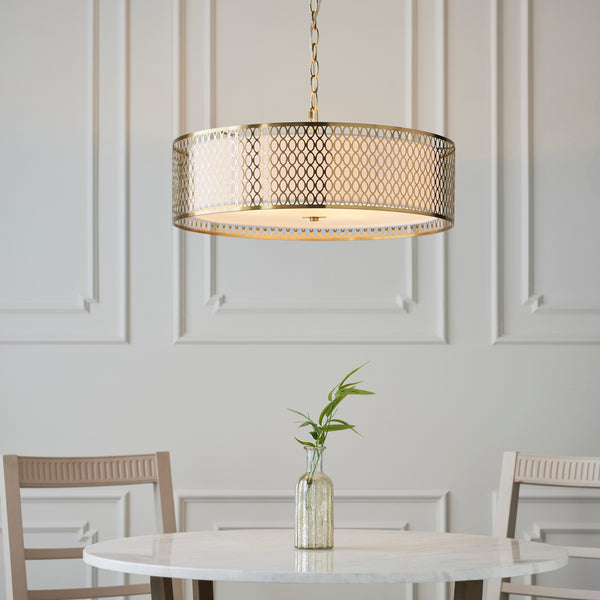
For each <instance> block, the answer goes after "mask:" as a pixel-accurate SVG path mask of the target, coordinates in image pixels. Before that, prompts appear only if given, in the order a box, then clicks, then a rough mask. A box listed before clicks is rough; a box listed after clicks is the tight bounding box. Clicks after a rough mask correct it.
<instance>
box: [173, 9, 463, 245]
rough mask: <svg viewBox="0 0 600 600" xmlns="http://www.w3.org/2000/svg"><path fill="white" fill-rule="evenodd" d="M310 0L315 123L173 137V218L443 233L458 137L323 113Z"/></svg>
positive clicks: (231, 224)
mask: <svg viewBox="0 0 600 600" xmlns="http://www.w3.org/2000/svg"><path fill="white" fill-rule="evenodd" d="M319 7H320V0H309V8H310V13H311V34H310V35H311V64H310V75H311V77H310V90H311V99H310V110H309V121H302V122H290V123H268V124H256V125H240V126H234V127H219V128H216V129H208V130H204V131H197V132H194V133H189V134H187V135H182V136H181V137H178V138H177V139H176V140H175V141H174V142H173V224H174V225H175V226H177V227H180V228H181V229H187V230H189V231H198V232H201V233H209V234H216V235H227V236H234V237H253V238H266V239H278V240H359V239H381V238H395V237H408V236H417V235H425V234H430V233H436V232H439V231H445V230H446V229H450V228H451V227H452V226H453V224H454V156H455V153H454V143H453V142H452V140H449V139H448V138H446V137H443V136H440V135H436V134H433V133H428V132H426V131H419V130H416V129H405V128H402V127H388V126H384V125H365V124H360V123H335V122H319V121H318V96H317V92H318V79H317V77H318V74H319V63H318V61H317V44H318V41H319V31H318V29H317V15H318V12H319Z"/></svg>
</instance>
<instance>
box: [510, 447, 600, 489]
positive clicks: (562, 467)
mask: <svg viewBox="0 0 600 600" xmlns="http://www.w3.org/2000/svg"><path fill="white" fill-rule="evenodd" d="M515 481H517V482H519V483H529V484H545V485H557V486H560V485H568V486H577V487H595V488H598V487H600V458H591V457H576V456H569V457H559V456H539V455H535V454H521V453H519V454H517V464H516V468H515Z"/></svg>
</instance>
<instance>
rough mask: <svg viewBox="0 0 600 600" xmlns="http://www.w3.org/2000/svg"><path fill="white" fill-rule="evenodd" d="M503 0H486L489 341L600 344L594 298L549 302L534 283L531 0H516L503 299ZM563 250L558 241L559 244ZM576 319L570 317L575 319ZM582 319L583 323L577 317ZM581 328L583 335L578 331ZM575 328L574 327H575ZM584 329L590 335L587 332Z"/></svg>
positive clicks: (599, 308)
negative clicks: (515, 173) (510, 327)
mask: <svg viewBox="0 0 600 600" xmlns="http://www.w3.org/2000/svg"><path fill="white" fill-rule="evenodd" d="M504 4H505V3H504V1H503V0H491V1H490V25H491V30H490V41H491V46H490V60H491V64H490V92H491V94H490V114H491V118H490V125H491V129H490V144H491V147H490V162H491V173H490V205H491V228H490V243H491V301H492V305H491V341H492V343H493V344H494V343H514V344H527V343H538V344H597V343H600V322H599V320H598V319H594V320H593V321H590V320H589V317H590V316H594V315H600V302H592V303H589V302H580V303H573V302H570V303H549V302H548V300H547V298H546V296H545V294H544V293H543V292H542V291H539V290H536V289H535V285H534V281H535V279H534V237H533V223H534V201H533V200H534V199H533V194H534V190H533V159H534V151H535V149H534V147H533V125H532V123H533V111H534V103H533V89H532V86H533V83H532V82H533V33H532V28H533V2H532V0H519V20H520V22H519V33H518V40H519V63H520V64H519V86H518V88H519V113H520V114H519V118H520V140H519V146H520V157H519V159H520V160H519V168H520V184H519V188H520V216H519V220H520V229H521V230H520V238H519V239H520V264H519V271H520V272H519V274H518V277H519V286H520V291H519V299H518V300H517V299H516V298H514V299H511V300H510V304H509V305H508V306H507V305H506V303H507V302H508V301H507V299H506V286H505V278H506V277H510V276H513V277H516V276H517V274H516V273H511V272H510V265H508V264H507V262H506V261H505V260H504V258H503V253H504V243H505V237H504V236H505V231H504V227H503V221H504V219H505V217H506V213H505V207H504V201H503V200H504V196H503V185H502V177H503V169H504V158H503V134H502V129H503V121H502V112H503V110H502V109H503V94H504V91H505V89H506V88H507V86H506V85H505V84H504V82H503V36H504V28H503V24H502V20H503V12H502V8H503V5H504ZM561 247H562V248H564V247H565V246H564V244H561ZM509 309H510V310H512V311H513V312H515V311H516V312H517V314H519V317H520V319H519V322H520V323H524V325H521V326H520V327H522V328H523V329H522V331H517V332H515V333H508V332H507V331H506V330H505V329H506V327H505V325H506V323H505V321H506V312H507V310H509ZM539 317H542V318H546V319H547V318H548V317H549V318H550V319H551V320H547V321H546V323H547V327H545V328H544V329H545V330H546V331H548V333H546V332H544V333H539V332H538V331H536V329H535V328H533V327H529V328H528V327H527V324H528V323H529V322H530V321H529V319H530V318H533V319H536V318H539ZM586 317H587V318H588V320H586V321H585V322H586V324H587V323H589V325H588V326H587V327H585V328H582V327H576V326H574V321H573V319H575V320H577V319H578V320H580V321H581V319H584V318H586ZM575 322H576V321H575ZM581 322H582V323H583V321H581ZM581 329H585V330H586V333H584V334H582V333H581V332H580V330H581ZM578 330H579V331H578ZM588 331H590V332H591V333H587V332H588Z"/></svg>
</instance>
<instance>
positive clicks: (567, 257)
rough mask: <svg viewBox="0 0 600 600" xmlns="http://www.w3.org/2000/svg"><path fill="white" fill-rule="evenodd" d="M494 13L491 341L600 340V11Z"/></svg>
mask: <svg viewBox="0 0 600 600" xmlns="http://www.w3.org/2000/svg"><path fill="white" fill-rule="evenodd" d="M491 6H492V53H491V55H492V65H491V74H492V150H493V153H494V154H495V156H493V157H492V160H493V164H492V235H493V236H495V237H496V239H495V240H494V239H493V240H492V278H493V281H492V303H493V306H492V319H493V323H492V338H493V340H494V341H499V342H517V343H519V342H542V343H544V342H547V343H598V342H599V341H600V279H599V278H598V277H597V276H596V271H597V265H598V262H599V261H600V246H599V245H598V242H597V235H596V231H595V227H596V223H597V221H598V218H600V207H599V205H598V202H597V199H598V197H599V195H600V185H599V184H598V178H597V177H596V175H595V171H596V170H597V166H598V164H599V161H600V151H599V147H598V142H597V140H598V138H599V136H600V115H599V113H598V110H597V108H598V105H599V103H600V83H599V81H600V67H599V63H598V61H597V60H596V57H597V55H598V53H599V52H600V40H599V38H598V36H597V35H596V26H595V24H596V23H597V22H598V19H600V5H598V3H597V2H593V1H587V0H576V1H575V2H566V1H564V0H549V1H544V2H542V1H538V0H498V1H497V2H496V0H494V1H493V2H492V5H491ZM565 48H568V49H569V51H568V52H565ZM575 107H576V108H575Z"/></svg>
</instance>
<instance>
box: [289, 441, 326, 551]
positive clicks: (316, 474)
mask: <svg viewBox="0 0 600 600" xmlns="http://www.w3.org/2000/svg"><path fill="white" fill-rule="evenodd" d="M305 450H306V473H304V475H302V477H300V479H298V483H297V484H296V519H295V528H294V546H295V547H296V548H300V549H311V550H327V549H330V548H333V481H331V479H330V478H329V477H328V476H327V475H325V473H323V451H324V450H325V447H324V446H321V447H319V448H311V447H310V446H305Z"/></svg>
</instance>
